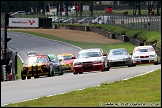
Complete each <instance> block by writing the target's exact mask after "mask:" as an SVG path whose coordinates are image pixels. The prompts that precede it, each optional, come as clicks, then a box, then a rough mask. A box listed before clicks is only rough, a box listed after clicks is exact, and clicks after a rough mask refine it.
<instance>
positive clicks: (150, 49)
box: [134, 48, 154, 53]
mask: <svg viewBox="0 0 162 108" xmlns="http://www.w3.org/2000/svg"><path fill="white" fill-rule="evenodd" d="M153 51H154V49H153V48H136V49H135V50H134V52H135V53H136V52H153Z"/></svg>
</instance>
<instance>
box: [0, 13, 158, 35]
mask: <svg viewBox="0 0 162 108" xmlns="http://www.w3.org/2000/svg"><path fill="white" fill-rule="evenodd" d="M14 17H15V18H49V17H51V18H52V19H53V22H54V20H56V19H58V18H64V19H69V18H72V19H73V20H71V21H68V22H66V23H72V24H78V21H79V20H81V19H83V18H85V17H89V19H88V20H87V21H84V22H83V23H82V24H91V21H92V20H94V19H95V18H97V17H103V18H102V20H104V21H103V22H104V24H111V25H115V26H121V27H125V28H128V29H139V30H149V31H158V32H161V16H157V15H129V14H126V13H124V12H122V11H118V10H116V11H114V12H112V13H108V14H106V13H105V12H104V11H95V10H94V11H93V17H91V13H90V11H83V12H82V15H81V14H80V12H69V15H68V16H65V15H64V14H61V15H56V13H53V15H48V14H47V15H43V14H32V15H15V16H14ZM90 17H91V18H90ZM105 20H106V21H105ZM58 23H62V21H59V22H58ZM3 25H4V13H1V27H3Z"/></svg>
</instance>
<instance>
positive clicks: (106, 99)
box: [5, 69, 161, 107]
mask: <svg viewBox="0 0 162 108" xmlns="http://www.w3.org/2000/svg"><path fill="white" fill-rule="evenodd" d="M119 105H121V106H119ZM124 105H125V106H127V107H132V106H133V107H135V106H137V105H138V107H139V106H140V105H141V106H142V105H145V107H148V106H149V107H150V106H151V107H160V106H161V69H160V70H156V71H154V72H151V73H149V74H145V75H142V76H139V77H134V78H131V79H128V80H122V81H115V82H113V83H109V82H105V83H102V84H100V86H96V87H89V88H86V89H84V90H75V91H71V92H68V93H65V94H59V95H54V96H51V97H46V96H45V97H40V98H38V99H35V100H30V101H26V102H20V103H15V104H8V105H6V106H5V107H69V106H70V107H99V106H109V107H110V106H111V107H112V106H117V107H124Z"/></svg>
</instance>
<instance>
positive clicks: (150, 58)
mask: <svg viewBox="0 0 162 108" xmlns="http://www.w3.org/2000/svg"><path fill="white" fill-rule="evenodd" d="M156 52H158V50H154V48H153V47H152V46H151V45H146V46H136V47H135V48H134V51H133V52H130V54H131V55H132V65H133V66H136V65H138V64H154V65H157V64H158V56H157V54H156Z"/></svg>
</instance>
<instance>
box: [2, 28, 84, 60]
mask: <svg viewBox="0 0 162 108" xmlns="http://www.w3.org/2000/svg"><path fill="white" fill-rule="evenodd" d="M2 35H4V32H2V31H1V36H2ZM7 37H8V38H12V39H11V40H10V41H9V42H8V43H7V44H8V47H9V48H11V49H12V50H14V51H18V55H19V56H20V57H21V58H22V60H23V61H24V60H25V58H26V56H27V52H29V51H35V52H36V53H38V54H59V53H64V52H72V53H74V54H77V52H78V51H79V50H80V49H81V48H79V47H76V46H73V45H70V44H67V43H63V42H59V41H55V40H50V39H42V38H40V37H35V36H32V35H29V34H24V33H16V32H10V31H8V33H7Z"/></svg>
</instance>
